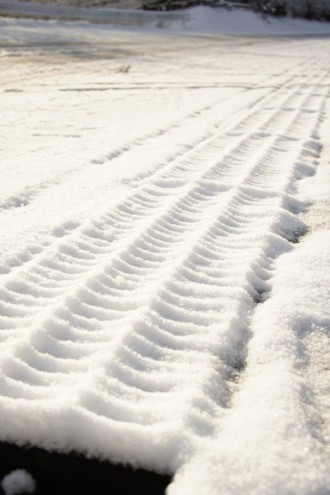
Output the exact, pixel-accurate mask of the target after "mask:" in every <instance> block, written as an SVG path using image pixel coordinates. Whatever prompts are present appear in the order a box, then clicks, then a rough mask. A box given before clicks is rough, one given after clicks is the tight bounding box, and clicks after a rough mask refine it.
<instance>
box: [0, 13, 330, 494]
mask: <svg viewBox="0 0 330 495" xmlns="http://www.w3.org/2000/svg"><path fill="white" fill-rule="evenodd" d="M329 48H330V41H329V39H328V38H308V39H304V38H300V39H298V38H293V37H292V38H281V39H273V38H258V37H253V38H249V39H244V38H240V37H231V38H227V37H222V36H221V37H220V36H200V37H192V36H184V35H183V34H182V33H181V35H180V36H176V35H173V34H172V35H170V34H168V33H167V34H166V35H160V34H159V33H158V34H157V33H142V32H140V33H135V32H133V31H131V32H128V31H118V30H112V29H110V28H109V26H107V27H105V26H92V25H89V24H87V23H85V24H84V23H75V24H70V23H64V22H57V21H56V22H54V21H53V22H45V21H28V20H17V19H16V20H13V19H2V20H0V50H1V51H0V53H1V57H0V64H1V67H2V70H1V71H0V83H1V91H0V105H1V122H0V143H1V144H0V230H1V237H0V253H1V256H0V298H1V301H0V369H1V372H0V411H1V413H0V439H1V440H3V441H9V442H14V443H16V444H19V445H24V444H31V445H34V446H40V447H44V448H47V449H50V450H52V449H55V450H60V451H64V452H69V451H70V450H72V449H74V450H78V451H80V452H82V453H84V454H86V455H87V456H97V457H100V458H107V459H110V460H111V461H113V462H122V463H128V464H130V465H132V466H134V467H143V468H146V469H151V470H156V471H157V472H161V473H170V474H173V475H174V479H173V482H172V483H171V484H170V486H169V488H168V494H169V495H195V494H196V495H197V494H198V495H218V494H219V495H220V494H221V495H241V494H243V493H244V494H249V495H250V494H251V495H252V494H253V495H275V494H276V495H278V494H290V495H291V494H292V495H298V494H299V495H311V494H313V495H325V494H326V493H328V492H329V488H330V477H329V473H330V465H329V447H328V446H329V438H330V431H329V429H330V428H329V419H330V418H329V411H330V408H329V365H328V360H327V359H328V358H327V356H328V351H329V323H330V314H329V304H328V300H329V268H330V266H329V265H330V254H329V253H330V228H329V227H330V225H329V203H330V201H329V198H330V195H329V184H330V182H329V178H330V177H329V175H330V173H329V165H330V154H329V149H330V147H329V146H330V142H329V141H330V140H329V129H330V125H329V122H330V119H329V79H330V77H329V58H330V57H329V53H330V50H329ZM303 234H304V235H303ZM296 241H299V242H298V243H297V242H296Z"/></svg>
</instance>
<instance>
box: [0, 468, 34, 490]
mask: <svg viewBox="0 0 330 495" xmlns="http://www.w3.org/2000/svg"><path fill="white" fill-rule="evenodd" d="M1 487H2V489H3V491H4V493H5V495H18V494H19V493H34V492H35V490H36V483H35V481H34V479H33V478H32V476H31V475H30V473H28V472H27V471H25V470H24V469H16V470H15V471H12V472H11V473H9V474H7V476H5V477H4V478H3V480H2V482H1Z"/></svg>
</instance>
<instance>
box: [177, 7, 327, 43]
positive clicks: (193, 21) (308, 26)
mask: <svg viewBox="0 0 330 495" xmlns="http://www.w3.org/2000/svg"><path fill="white" fill-rule="evenodd" d="M189 13H190V19H189V21H188V22H186V23H185V30H187V31H195V32H208V33H223V34H232V35H242V36H246V35H248V36H266V35H270V36H272V35H274V36H277V35H309V34H330V23H326V22H317V21H305V20H302V19H292V18H288V17H271V16H268V17H263V16H261V15H259V14H256V13H255V12H250V11H245V10H240V9H237V10H232V11H229V10H226V9H212V8H211V7H194V8H192V9H189Z"/></svg>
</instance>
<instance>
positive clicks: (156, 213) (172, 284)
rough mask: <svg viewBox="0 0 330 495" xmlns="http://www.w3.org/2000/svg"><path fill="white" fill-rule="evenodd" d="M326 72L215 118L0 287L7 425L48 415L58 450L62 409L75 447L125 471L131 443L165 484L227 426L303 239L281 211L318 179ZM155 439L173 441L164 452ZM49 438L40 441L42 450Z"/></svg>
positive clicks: (298, 71) (296, 77) (296, 73)
mask: <svg viewBox="0 0 330 495" xmlns="http://www.w3.org/2000/svg"><path fill="white" fill-rule="evenodd" d="M324 67H325V65H324V63H323V62H322V61H321V62H318V61H317V62H315V64H314V66H313V70H312V71H310V73H309V74H308V75H307V76H305V74H304V70H305V65H301V66H299V67H294V68H293V69H292V72H293V74H289V75H288V76H286V77H285V79H284V81H283V78H282V79H281V80H282V82H284V84H283V85H282V86H280V87H279V88H278V90H276V91H274V92H270V93H268V92H267V93H266V92H265V94H262V96H261V97H260V96H255V97H252V98H251V101H250V105H251V107H250V108H245V109H244V110H243V111H240V112H237V113H236V114H234V116H231V117H228V119H227V120H226V121H225V122H223V121H221V120H220V119H219V117H218V115H217V111H218V110H217V106H215V108H206V109H204V110H205V111H206V112H209V114H208V119H209V121H210V122H211V123H212V127H213V129H212V133H207V134H206V136H205V135H204V136H202V137H201V138H200V139H199V140H197V141H196V142H195V143H193V145H192V146H191V147H190V149H188V150H187V151H184V152H183V153H180V154H179V155H178V156H174V157H173V158H172V159H168V161H167V162H166V163H161V164H160V165H159V166H157V167H156V168H155V169H154V170H151V172H150V175H147V176H144V177H142V178H140V180H139V181H138V182H137V183H136V184H135V189H133V191H132V193H131V194H130V196H129V197H127V198H126V199H125V200H124V201H123V202H122V203H120V204H118V205H117V206H116V208H114V209H112V210H111V211H109V212H108V213H107V214H105V215H104V216H103V217H102V218H99V219H98V220H94V221H93V222H90V224H89V225H83V226H81V227H79V228H76V229H74V230H73V231H72V232H71V233H70V234H68V235H67V236H65V237H64V238H62V239H60V240H59V241H58V242H57V243H54V245H51V246H49V247H46V249H44V250H41V251H40V252H39V253H36V255H35V256H32V258H31V259H30V260H27V261H26V262H25V263H23V264H22V265H21V266H17V267H16V268H15V269H12V270H11V271H9V273H7V274H4V275H3V276H2V282H1V287H0V294H1V303H0V304H1V306H0V308H1V309H0V311H1V315H0V366H1V370H2V373H3V376H2V378H1V382H0V390H1V394H2V397H1V398H0V404H1V406H2V407H3V408H4V410H6V411H7V414H8V416H7V418H6V419H5V420H4V421H6V422H8V424H11V423H10V422H11V418H10V411H11V408H12V409H15V408H17V409H16V410H17V411H18V412H17V417H18V418H20V414H21V415H22V414H23V412H22V411H23V410H24V408H25V410H26V408H27V409H28V410H30V409H31V411H33V407H37V408H38V411H41V414H44V413H47V411H48V414H49V417H50V418H51V420H52V422H53V421H54V423H55V427H54V435H53V437H52V442H53V444H54V446H55V447H60V448H66V447H67V445H66V442H67V438H65V435H64V438H63V437H61V432H57V431H56V412H57V408H59V409H61V406H60V405H59V403H58V401H57V397H58V396H60V397H63V396H65V397H67V404H68V406H67V410H65V411H61V414H62V415H64V416H65V415H67V416H68V417H73V418H75V420H76V421H77V424H78V425H80V427H81V426H83V425H84V424H93V425H94V429H95V438H94V439H93V438H86V439H85V438H80V437H79V431H78V429H77V431H75V430H73V431H70V432H66V434H67V436H68V437H69V438H70V441H71V440H72V443H73V444H75V445H77V446H78V448H81V449H82V450H85V451H86V450H87V449H91V450H92V451H93V449H94V450H95V451H99V453H101V454H103V455H110V456H113V457H114V458H115V459H117V460H122V461H125V452H126V450H127V446H125V447H123V446H122V445H121V438H122V436H125V435H126V434H128V433H129V435H130V437H129V438H130V440H129V441H130V442H132V446H131V452H132V459H133V461H134V462H135V463H136V464H139V463H140V464H142V465H146V466H148V467H153V465H154V464H153V463H154V461H153V448H156V447H157V448H159V442H162V445H163V448H164V459H163V469H164V470H165V471H166V470H168V471H171V470H173V466H174V465H175V463H176V462H177V460H176V459H175V458H172V457H171V452H172V451H174V450H177V448H176V449H175V447H174V445H173V444H172V439H173V438H174V439H175V441H174V443H177V442H182V455H183V456H184V454H185V449H186V448H188V447H187V445H188V444H189V448H190V449H193V448H198V447H199V446H200V445H201V444H202V442H204V438H207V437H209V436H210V435H211V434H212V433H213V432H214V431H215V430H216V429H219V427H220V428H221V421H222V418H223V417H224V416H225V415H226V414H228V413H229V412H228V411H230V406H231V401H232V397H233V395H234V394H235V391H236V388H237V382H238V381H239V380H240V375H241V372H242V369H243V368H244V363H245V359H246V353H247V342H248V339H249V332H250V329H249V320H250V318H251V313H252V312H253V309H254V306H255V304H256V302H257V301H258V298H259V297H260V294H262V293H263V292H265V291H267V280H268V278H269V277H270V273H271V270H272V262H273V259H274V257H275V256H276V254H277V252H279V251H285V250H286V249H288V242H287V240H286V238H288V239H290V234H291V233H292V231H294V230H295V229H299V228H300V225H299V222H298V221H297V220H296V218H295V216H294V214H293V213H290V212H289V211H288V206H287V204H288V203H290V195H291V194H292V193H294V184H295V181H296V180H297V179H298V178H299V177H298V176H299V174H303V173H304V170H305V171H306V170H307V169H306V167H309V169H310V170H311V171H312V170H313V167H314V165H315V164H314V157H315V155H313V150H315V149H317V146H318V142H317V136H316V133H317V128H318V124H319V119H320V113H321V112H322V104H323V102H324V99H325V97H326V94H327V93H326V85H325V84H324V83H325V82H326V81H328V73H327V71H325V70H324ZM316 73H319V75H318V76H316V75H315V74H316ZM197 120H198V119H197ZM196 122H197V121H196ZM181 125H182V123H181ZM158 136H159V133H158V131H157V132H156V133H155V135H154V136H151V138H152V139H153V138H157V137H158ZM148 139H149V137H148ZM140 144H141V147H142V150H143V146H145V145H146V143H145V140H142V141H141V143H140ZM122 153H123V151H122V150H118V151H117V152H116V153H115V155H114V154H112V155H111V157H108V159H111V160H117V159H120V156H121V155H122ZM133 158H134V152H132V159H133ZM302 164H303V165H304V166H305V169H304V166H301V165H302ZM288 198H289V199H288ZM274 246H277V249H274ZM192 377H194V379H193V380H192ZM20 408H21V409H20ZM29 408H30V409H29ZM13 421H15V419H14V420H13ZM29 421H30V419H29ZM18 422H19V421H18ZM219 425H220V426H219ZM160 426H163V427H164V428H167V429H168V435H167V437H166V439H164V437H163V438H162V439H161V440H159V442H158V440H157V428H158V427H160ZM16 427H17V431H20V426H19V425H18V424H17V425H16ZM188 433H189V434H188ZM44 434H45V432H44V431H43V428H42V426H40V427H39V429H38V428H34V435H35V438H36V437H37V438H38V442H39V444H40V445H42V444H43V442H44ZM24 435H26V431H25V432H24V431H21V437H22V439H23V440H25V441H28V440H29V438H28V437H26V436H24ZM109 435H111V438H112V443H111V444H110V445H109V444H108V443H107V441H106V437H109ZM102 436H105V438H104V440H103V441H101V438H102ZM9 440H10V438H9ZM141 441H144V442H146V444H147V445H148V449H146V450H147V452H144V453H143V454H141V452H140V451H139V442H141ZM191 443H193V445H191ZM100 445H101V446H102V447H100ZM102 449H103V450H102ZM100 450H101V451H100ZM157 465H158V464H157Z"/></svg>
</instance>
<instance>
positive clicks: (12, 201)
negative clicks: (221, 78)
mask: <svg viewBox="0 0 330 495" xmlns="http://www.w3.org/2000/svg"><path fill="white" fill-rule="evenodd" d="M315 64H318V62H315ZM297 68H298V69H299V71H301V70H302V69H303V70H305V69H306V63H305V64H301V63H299V64H298V67H295V66H294V67H293V68H292V69H291V71H289V73H288V74H287V73H285V76H286V79H285V81H284V83H283V81H282V83H283V84H282V86H279V88H278V89H277V90H275V91H274V93H273V94H271V95H270V96H269V95H268V93H267V94H266V95H263V96H261V97H258V96H257V97H256V98H255V97H254V96H253V95H252V103H250V104H249V108H251V109H252V110H251V111H252V112H253V111H254V112H255V113H256V116H257V122H258V118H259V116H258V109H259V107H260V105H261V104H262V103H263V101H264V99H267V100H268V99H269V97H270V98H271V99H274V96H275V97H277V96H278V94H284V95H285V96H284V98H285V99H287V98H290V94H291V93H290V94H289V96H287V94H286V91H287V88H288V87H290V85H291V84H292V83H293V81H294V80H295V79H296V78H297V72H296V71H297ZM291 72H293V74H291ZM302 73H303V72H302ZM282 75H284V74H283V73H282V72H281V73H279V74H277V77H281V76H282ZM298 77H300V76H298ZM233 96H235V95H233ZM218 105H220V107H218ZM222 105H223V104H222V100H220V101H216V102H215V103H214V105H213V104H208V105H206V106H204V107H202V108H201V109H199V110H195V111H194V112H192V113H190V114H189V115H188V116H184V117H183V118H181V120H179V121H177V122H175V123H171V124H170V125H169V126H168V127H166V129H165V128H161V129H160V130H157V131H155V132H154V133H152V134H151V135H147V136H145V137H144V138H139V139H138V140H137V141H136V142H135V145H138V147H139V148H138V150H139V151H140V153H139V152H137V150H136V147H135V148H134V149H133V151H131V152H130V151H129V150H130V149H131V148H133V146H132V144H133V143H132V142H131V143H129V144H128V145H125V146H124V148H125V149H124V148H123V149H119V150H116V151H114V152H112V159H116V157H120V156H121V155H123V154H124V153H131V154H132V158H131V159H132V161H134V160H136V161H137V162H139V161H145V156H148V155H149V154H150V153H148V151H147V148H146V146H145V144H146V143H145V141H146V140H147V141H150V142H151V143H152V150H154V149H155V141H156V142H157V140H159V139H160V140H161V141H160V142H158V144H157V146H156V147H157V148H163V147H167V145H168V141H169V138H171V140H173V142H177V141H178V138H179V139H180V132H182V130H183V131H184V137H183V138H182V139H181V141H182V142H184V140H185V136H186V132H187V125H190V126H192V125H193V126H192V127H191V129H190V133H191V135H193V134H194V133H195V132H196V131H195V132H194V131H193V128H194V127H196V129H197V134H199V137H198V138H197V139H196V140H195V141H194V140H193V142H192V143H190V144H189V145H188V146H187V145H184V146H183V149H180V150H179V151H177V152H175V153H173V152H171V153H170V154H169V155H168V156H167V157H165V162H164V161H161V162H160V163H159V164H156V166H151V168H150V171H148V173H147V174H145V173H144V174H143V175H142V176H141V175H140V176H139V177H138V178H137V179H136V180H135V181H134V183H132V184H131V185H132V186H133V187H139V186H140V185H141V182H142V184H143V181H145V180H150V179H152V177H153V176H155V175H157V174H159V173H162V171H163V170H164V167H169V166H171V164H172V162H173V161H174V160H175V159H180V158H182V157H183V156H185V155H186V154H188V155H189V154H190V152H191V151H192V150H193V149H194V148H195V147H199V146H200V145H203V143H205V144H207V143H208V140H209V139H211V140H212V139H213V135H212V133H210V132H209V131H207V132H206V133H205V134H204V135H203V136H202V137H200V126H199V119H200V117H201V116H202V115H203V117H204V118H206V115H207V116H208V119H209V122H208V128H212V127H213V128H214V129H218V132H221V131H225V130H226V128H227V127H228V126H229V127H230V126H232V125H235V124H236V123H237V119H241V118H242V116H245V120H249V119H251V118H252V117H251V115H250V113H248V114H247V112H246V110H243V111H241V110H238V111H236V112H234V113H233V116H231V117H230V119H229V120H228V119H225V122H223V119H222V120H220V121H219V113H220V114H221V110H223V109H222ZM210 118H212V125H211V122H210ZM189 122H190V123H189ZM219 122H220V124H219ZM165 131H166V132H165ZM179 131H180V132H179ZM178 132H179V134H178ZM171 133H173V135H172V134H171ZM165 136H166V142H165V143H163V142H162V139H163V138H164V137H165ZM181 148H182V146H181ZM125 150H126V151H125ZM152 153H154V151H152ZM108 158H109V157H108ZM117 161H118V160H117ZM73 173H76V172H75V171H73ZM78 173H81V170H80V168H79V170H78ZM67 178H68V177H66V179H67ZM45 185H46V186H47V187H48V186H51V184H50V183H49V181H47V183H45V184H41V185H40V186H39V187H38V188H35V187H34V188H33V189H31V191H29V190H24V192H23V193H22V194H17V195H15V197H10V198H7V200H6V201H4V202H3V206H4V209H8V208H12V207H15V208H16V207H18V206H19V207H22V206H28V205H29V204H30V203H31V201H32V200H33V199H36V197H37V195H38V194H39V193H40V192H41V191H42V190H43V189H44V187H45ZM58 185H60V181H58V180H56V181H55V182H54V184H53V186H58ZM0 210H1V208H0ZM71 223H72V222H71ZM67 224H68V226H67V225H64V226H63V228H61V227H58V229H56V230H55V232H54V234H55V238H54V237H53V238H51V239H50V240H49V241H45V242H43V244H42V245H40V246H39V245H35V244H34V245H33V246H27V247H26V248H25V249H24V250H23V251H21V252H19V253H17V254H16V255H15V256H12V257H11V258H9V259H8V260H7V262H5V263H4V264H3V268H2V271H3V272H5V273H6V272H7V273H8V272H9V271H12V269H13V268H14V267H16V266H21V265H23V264H24V263H25V262H26V261H30V260H31V259H33V258H34V256H35V254H36V253H37V254H39V253H41V252H44V250H45V248H47V247H48V246H50V245H51V246H52V247H53V246H54V244H56V242H57V239H56V237H58V236H59V237H62V236H64V235H66V234H67V231H68V232H70V233H71V232H72V230H74V229H75V228H76V227H78V225H77V224H76V225H75V226H74V227H73V226H72V225H71V224H70V222H67Z"/></svg>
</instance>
